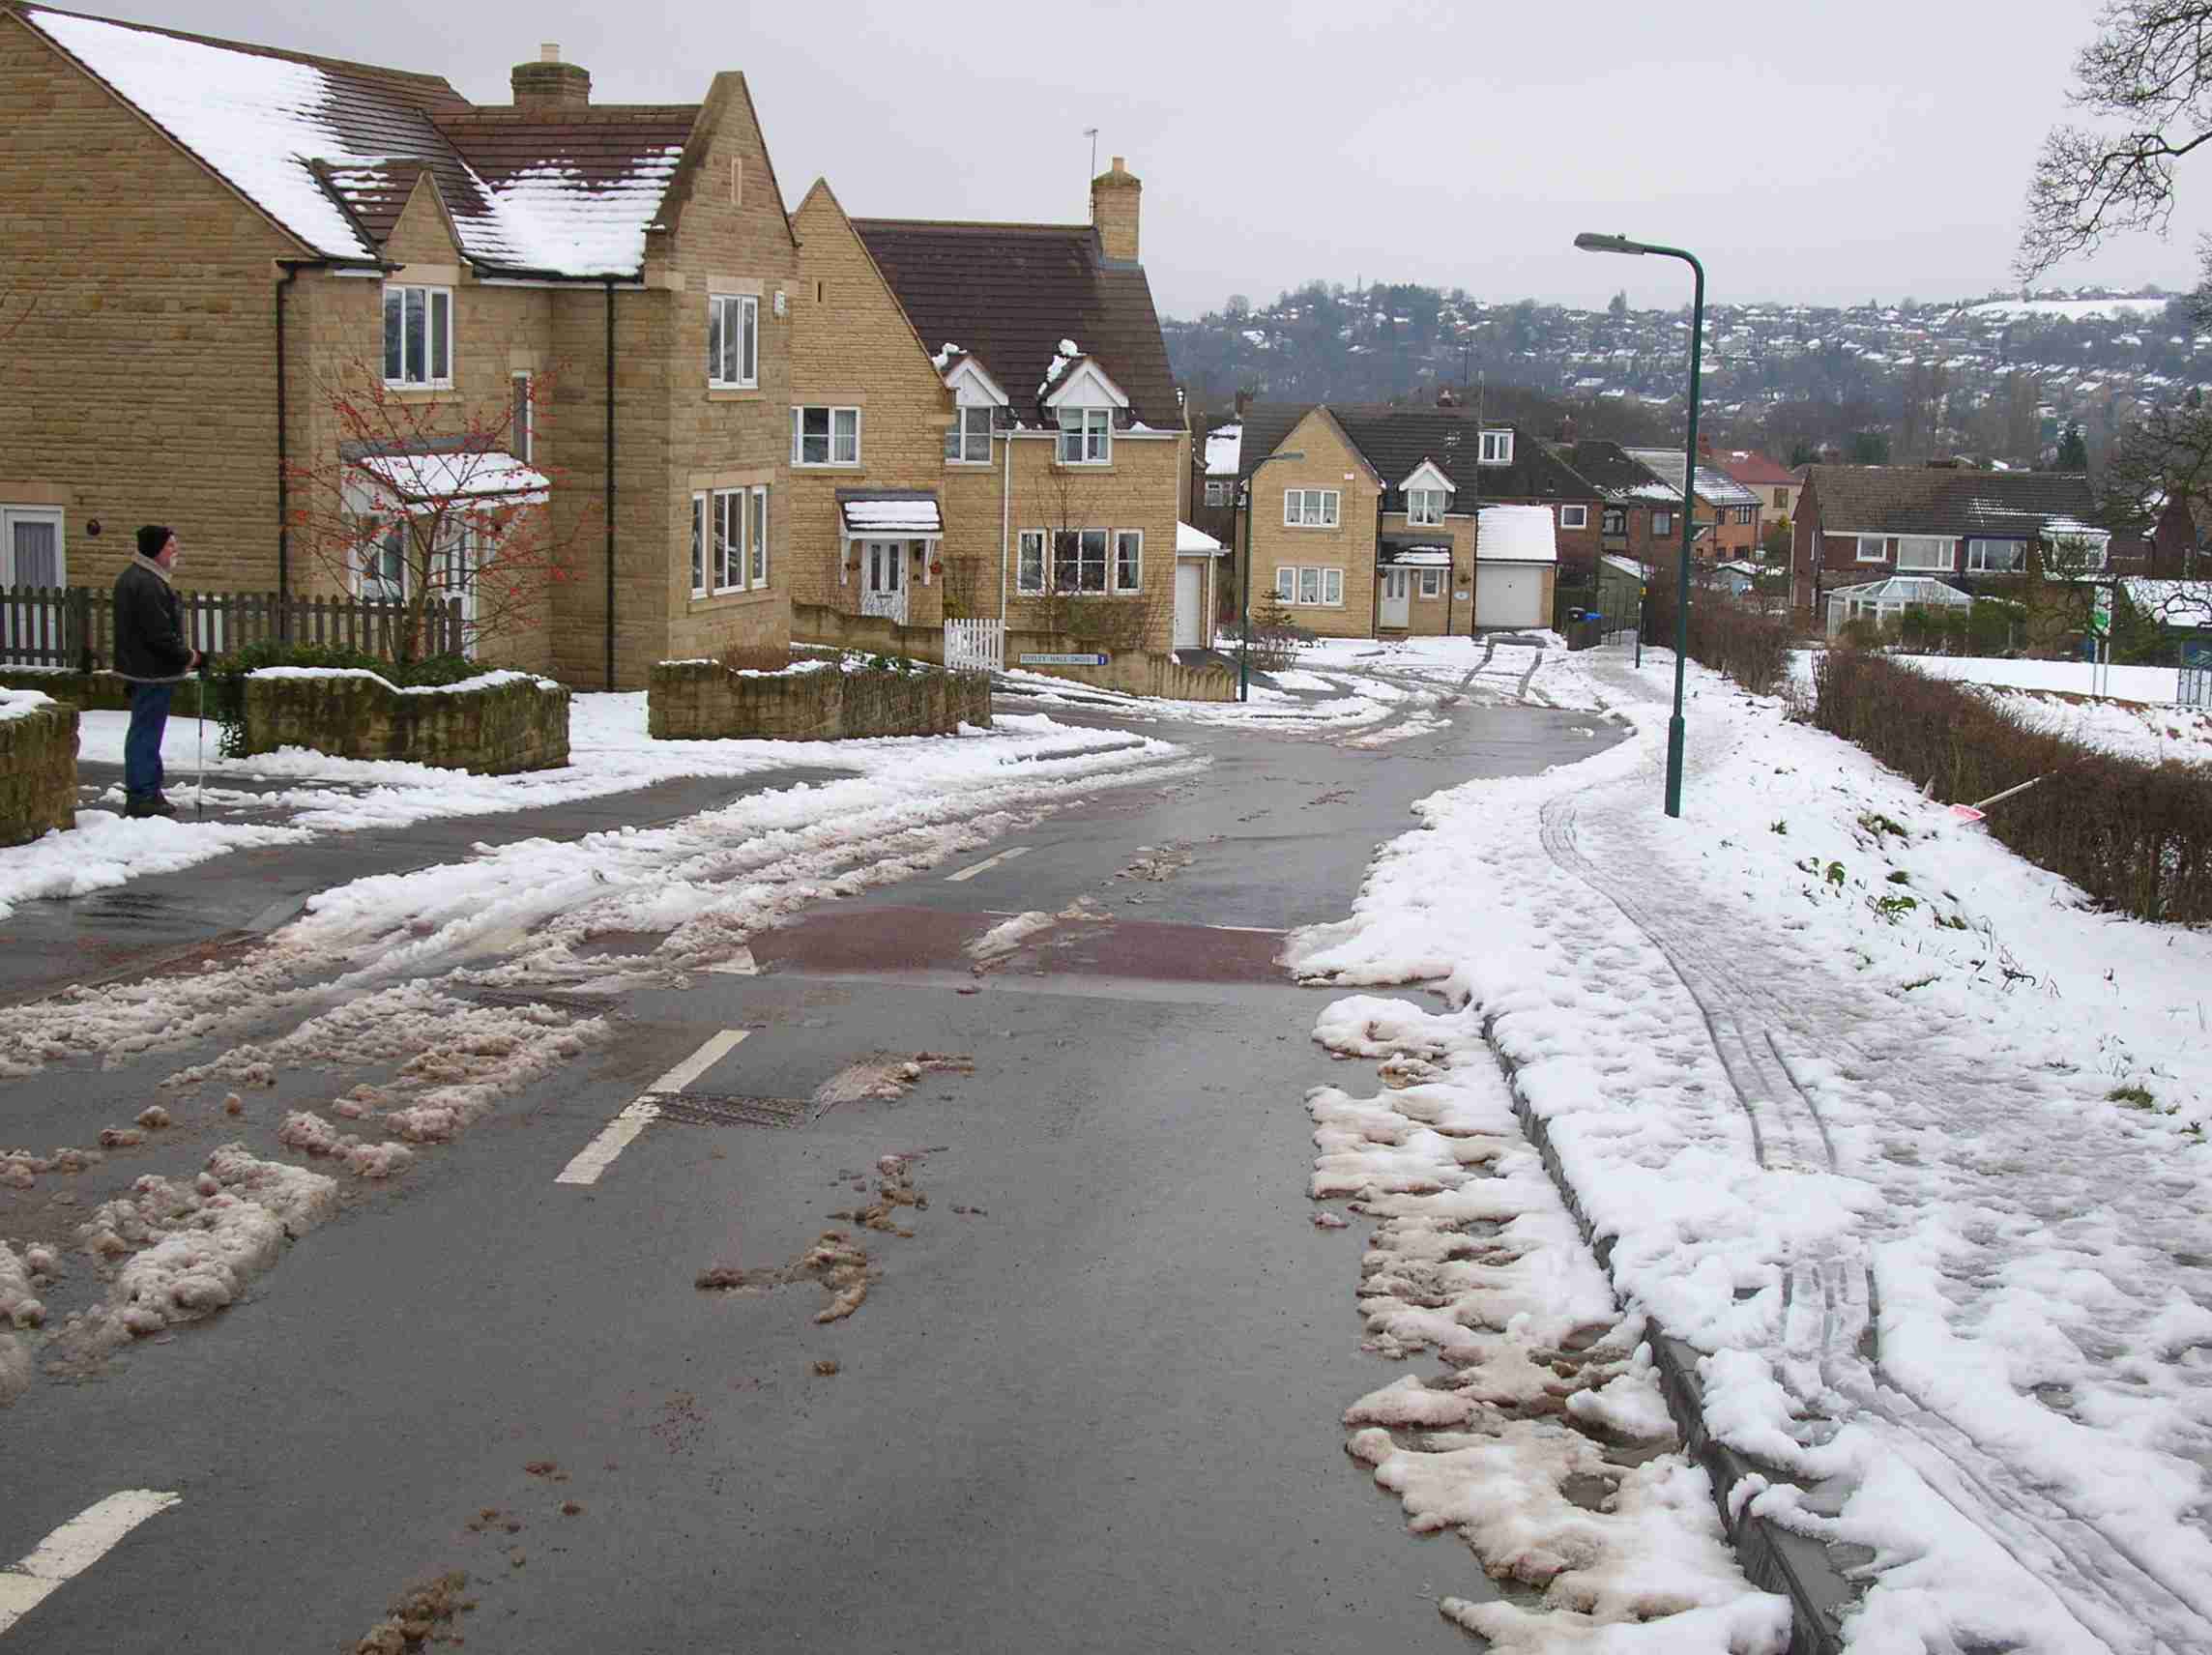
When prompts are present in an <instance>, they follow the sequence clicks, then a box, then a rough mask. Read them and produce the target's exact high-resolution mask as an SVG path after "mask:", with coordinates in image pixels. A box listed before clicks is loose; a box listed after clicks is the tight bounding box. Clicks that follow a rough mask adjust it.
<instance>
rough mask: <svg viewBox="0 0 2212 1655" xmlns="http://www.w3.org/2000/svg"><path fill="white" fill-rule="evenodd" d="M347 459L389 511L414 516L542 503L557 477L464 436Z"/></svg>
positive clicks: (361, 453) (355, 453) (350, 455)
mask: <svg viewBox="0 0 2212 1655" xmlns="http://www.w3.org/2000/svg"><path fill="white" fill-rule="evenodd" d="M344 458H345V461H346V463H347V465H348V466H349V467H351V468H352V469H353V470H354V471H357V472H359V473H360V474H361V475H362V477H363V479H364V481H365V482H367V483H368V484H370V485H371V486H372V488H373V491H374V492H375V493H376V494H377V495H378V496H380V497H381V498H380V499H379V501H378V504H379V505H380V506H381V507H382V508H384V509H386V510H393V509H396V510H399V511H404V512H406V513H408V514H409V515H418V514H422V513H426V512H433V511H438V510H442V509H445V508H450V507H453V506H459V507H461V508H463V509H465V510H473V509H482V510H496V509H498V508H501V507H514V506H542V505H544V504H545V502H546V500H547V499H549V498H550V497H551V495H552V491H553V480H552V479H550V478H548V477H547V476H546V475H545V474H544V473H543V472H540V471H535V470H533V469H532V468H531V467H529V466H527V465H525V464H523V463H522V461H520V460H518V459H516V458H515V457H514V456H513V455H512V454H509V453H503V452H500V451H498V450H489V449H484V448H481V447H479V446H476V445H474V444H471V443H469V442H468V440H467V439H465V438H464V439H460V440H459V441H458V443H457V444H455V443H453V442H451V441H448V442H436V441H431V442H424V443H422V444H420V445H414V446H410V447H409V448H407V449H404V450H393V449H380V450H370V449H367V448H365V447H364V448H357V449H355V450H354V451H352V452H350V453H346V454H345V455H344Z"/></svg>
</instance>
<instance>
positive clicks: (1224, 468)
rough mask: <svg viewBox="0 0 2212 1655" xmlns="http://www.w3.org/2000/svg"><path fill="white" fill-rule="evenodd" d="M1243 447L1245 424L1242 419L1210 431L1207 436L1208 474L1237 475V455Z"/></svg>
mask: <svg viewBox="0 0 2212 1655" xmlns="http://www.w3.org/2000/svg"><path fill="white" fill-rule="evenodd" d="M1243 447H1244V426H1243V424H1242V422H1241V421H1239V422H1238V423H1237V424H1234V425H1223V426H1221V427H1219V428H1218V429H1216V430H1212V431H1208V433H1207V436H1206V475H1207V476H1208V477H1235V476H1236V475H1237V455H1238V452H1239V451H1240V450H1242V449H1243Z"/></svg>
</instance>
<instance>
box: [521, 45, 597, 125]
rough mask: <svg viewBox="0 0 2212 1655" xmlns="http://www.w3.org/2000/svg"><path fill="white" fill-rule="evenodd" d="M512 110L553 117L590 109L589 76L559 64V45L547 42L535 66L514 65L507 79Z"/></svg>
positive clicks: (577, 68)
mask: <svg viewBox="0 0 2212 1655" xmlns="http://www.w3.org/2000/svg"><path fill="white" fill-rule="evenodd" d="M509 84H510V85H511V86H513V88H514V107H515V109H516V111H517V112H519V113H521V114H524V115H538V116H544V117H553V116H561V115H567V114H571V113H573V112H574V111H576V110H578V109H589V108H590V107H591V106H592V76H591V74H590V73H589V72H588V71H587V70H585V68H584V67H583V65H581V64H574V63H563V62H562V61H561V46H560V43H558V42H556V41H547V42H546V43H545V44H543V45H541V46H539V47H538V61H537V62H536V63H518V64H516V65H515V66H514V73H512V74H511V75H510V76H509Z"/></svg>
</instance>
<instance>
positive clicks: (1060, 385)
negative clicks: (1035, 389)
mask: <svg viewBox="0 0 2212 1655" xmlns="http://www.w3.org/2000/svg"><path fill="white" fill-rule="evenodd" d="M1054 360H1055V361H1057V362H1064V361H1066V360H1067V359H1066V358H1064V357H1060V358H1055V359H1054ZM1044 405H1045V406H1046V407H1047V408H1126V407H1128V406H1129V397H1128V393H1127V392H1124V391H1122V389H1121V387H1120V386H1118V385H1116V384H1115V383H1114V381H1113V380H1112V379H1111V378H1110V377H1109V376H1108V375H1107V372H1106V370H1105V369H1104V368H1102V367H1100V366H1099V365H1098V363H1096V362H1095V361H1093V360H1092V359H1091V358H1090V357H1078V358H1076V359H1075V365H1074V366H1073V367H1070V368H1069V369H1068V370H1067V371H1066V372H1064V373H1062V374H1060V375H1058V376H1057V377H1056V379H1055V381H1054V384H1053V388H1052V391H1051V392H1050V393H1049V394H1047V395H1046V397H1045V399H1044Z"/></svg>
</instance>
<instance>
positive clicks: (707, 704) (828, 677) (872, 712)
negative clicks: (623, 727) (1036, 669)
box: [646, 661, 991, 741]
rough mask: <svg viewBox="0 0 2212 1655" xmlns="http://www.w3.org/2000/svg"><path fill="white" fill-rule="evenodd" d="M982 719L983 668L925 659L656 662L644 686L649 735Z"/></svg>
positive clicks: (771, 735) (910, 726) (803, 732)
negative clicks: (927, 663)
mask: <svg viewBox="0 0 2212 1655" xmlns="http://www.w3.org/2000/svg"><path fill="white" fill-rule="evenodd" d="M990 722H991V681H990V678H989V676H988V675H987V674H984V673H948V672H945V671H943V670H942V669H937V668H928V667H924V668H918V669H913V670H909V671H905V672H898V671H885V670H883V669H881V668H867V667H863V668H859V669H858V670H847V669H846V668H845V667H843V666H842V665H841V664H839V663H836V662H829V663H826V664H823V665H809V666H805V667H801V668H796V669H794V670H791V671H788V672H780V673H757V672H738V671H733V670H732V669H730V668H728V667H725V666H723V665H722V664H721V663H720V662H719V661H662V662H660V663H659V664H658V665H656V666H655V668H654V669H653V679H652V682H651V684H650V686H649V687H648V689H647V691H646V729H647V731H648V733H649V734H651V735H652V737H653V739H654V740H657V741H711V740H780V741H835V740H857V739H861V738H866V737H871V736H949V735H952V734H954V733H956V732H957V731H958V730H959V728H960V726H961V725H963V724H975V725H988V724H989V723H990Z"/></svg>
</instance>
